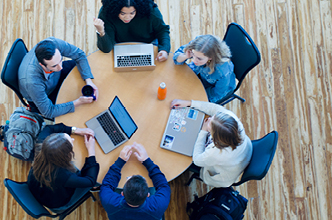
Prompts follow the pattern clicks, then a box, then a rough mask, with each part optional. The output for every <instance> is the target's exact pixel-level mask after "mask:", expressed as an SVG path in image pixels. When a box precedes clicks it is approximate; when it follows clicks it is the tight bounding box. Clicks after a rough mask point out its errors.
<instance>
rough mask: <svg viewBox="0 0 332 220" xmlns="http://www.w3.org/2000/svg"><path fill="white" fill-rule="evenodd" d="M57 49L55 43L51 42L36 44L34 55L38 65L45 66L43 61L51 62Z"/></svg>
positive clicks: (45, 41)
mask: <svg viewBox="0 0 332 220" xmlns="http://www.w3.org/2000/svg"><path fill="white" fill-rule="evenodd" d="M55 49H57V47H56V45H55V43H54V42H53V41H51V40H43V41H41V42H39V43H38V44H37V47H36V49H35V54H36V57H37V60H38V62H39V63H41V64H43V65H44V66H46V64H45V62H44V60H51V59H52V57H53V56H54V54H55Z"/></svg>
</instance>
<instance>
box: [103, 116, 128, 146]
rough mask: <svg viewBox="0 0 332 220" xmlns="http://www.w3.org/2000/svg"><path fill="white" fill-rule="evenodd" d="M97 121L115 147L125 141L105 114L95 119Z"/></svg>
mask: <svg viewBox="0 0 332 220" xmlns="http://www.w3.org/2000/svg"><path fill="white" fill-rule="evenodd" d="M97 120H98V122H99V123H100V125H101V126H102V127H103V129H104V130H105V132H106V134H107V135H108V136H109V137H110V139H111V140H112V142H113V144H114V145H115V146H116V145H117V144H119V143H121V142H122V141H124V140H125V139H126V138H125V136H124V135H123V134H122V133H121V132H120V130H119V128H118V126H117V125H116V124H115V122H114V121H113V119H112V118H111V116H110V115H109V114H108V113H107V112H105V113H104V114H102V115H100V116H99V117H97Z"/></svg>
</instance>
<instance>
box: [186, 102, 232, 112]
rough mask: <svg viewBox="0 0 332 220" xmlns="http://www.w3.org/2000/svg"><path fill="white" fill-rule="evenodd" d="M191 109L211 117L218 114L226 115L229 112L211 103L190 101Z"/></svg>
mask: <svg viewBox="0 0 332 220" xmlns="http://www.w3.org/2000/svg"><path fill="white" fill-rule="evenodd" d="M190 107H192V108H195V109H197V110H199V111H201V112H204V113H205V114H207V115H210V116H213V115H215V114H216V113H218V112H223V113H227V114H228V112H230V111H229V110H227V109H225V108H224V107H223V106H221V105H218V104H215V103H211V102H203V101H195V100H192V101H191V106H190Z"/></svg>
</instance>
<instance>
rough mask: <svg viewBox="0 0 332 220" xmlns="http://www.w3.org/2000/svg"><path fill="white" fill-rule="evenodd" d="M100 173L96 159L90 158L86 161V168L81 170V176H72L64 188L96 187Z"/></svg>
mask: <svg viewBox="0 0 332 220" xmlns="http://www.w3.org/2000/svg"><path fill="white" fill-rule="evenodd" d="M98 172H99V164H98V163H97V162H96V157H95V156H91V157H88V158H86V159H85V163H84V166H83V168H82V170H81V175H80V176H78V175H76V174H73V175H71V176H70V177H69V178H68V180H67V182H66V183H65V185H64V186H65V187H71V188H87V187H93V186H95V185H96V182H97V176H98Z"/></svg>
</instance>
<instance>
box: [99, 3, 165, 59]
mask: <svg viewBox="0 0 332 220" xmlns="http://www.w3.org/2000/svg"><path fill="white" fill-rule="evenodd" d="M102 3H103V6H102V7H101V9H100V11H99V15H98V18H95V19H94V25H95V27H96V29H97V36H98V41H97V46H98V48H99V49H100V50H101V51H103V52H104V53H108V52H110V51H111V50H113V47H114V44H115V43H123V42H143V43H154V42H155V41H156V40H157V42H156V44H157V45H158V55H157V59H158V60H159V61H165V60H167V58H168V53H169V51H170V49H171V43H170V37H169V33H170V32H169V26H168V25H166V24H165V22H164V20H163V16H162V15H161V13H160V11H159V9H158V6H157V5H156V4H155V3H154V2H153V1H152V0H102ZM154 44H155V43H154Z"/></svg>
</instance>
